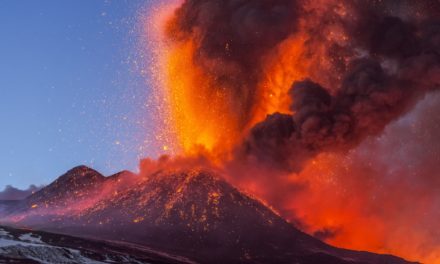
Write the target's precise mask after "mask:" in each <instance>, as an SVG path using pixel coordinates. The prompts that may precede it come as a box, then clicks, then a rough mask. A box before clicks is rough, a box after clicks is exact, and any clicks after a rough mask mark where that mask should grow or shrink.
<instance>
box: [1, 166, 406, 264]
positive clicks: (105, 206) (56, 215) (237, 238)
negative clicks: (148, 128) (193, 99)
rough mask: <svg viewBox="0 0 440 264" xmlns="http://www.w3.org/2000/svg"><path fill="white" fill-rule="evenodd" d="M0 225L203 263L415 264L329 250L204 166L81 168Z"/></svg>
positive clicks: (18, 206)
mask: <svg viewBox="0 0 440 264" xmlns="http://www.w3.org/2000/svg"><path fill="white" fill-rule="evenodd" d="M0 214H1V215H0V216H1V218H0V223H1V224H3V225H9V226H15V227H28V228H29V227H30V228H33V229H39V230H44V231H50V232H54V233H63V234H70V235H75V236H80V237H85V238H94V239H96V238H99V239H102V240H107V241H119V242H124V243H129V244H133V245H139V246H148V247H149V248H154V249H157V250H160V251H161V252H168V253H170V254H176V255H180V256H184V257H187V258H188V259H191V260H194V261H196V262H200V263H302V264H313V263H321V264H322V263H327V264H331V263H341V264H342V263H347V264H348V263H352V264H361V263H363V264H367V263H370V264H381V263H383V264H400V263H402V264H403V263H410V262H407V261H405V260H403V259H400V258H398V257H394V256H390V255H379V254H374V253H368V252H358V251H351V250H345V249H339V248H335V247H332V246H329V245H327V244H325V243H323V242H321V241H320V240H318V239H316V238H314V237H312V236H309V235H307V234H305V233H303V232H301V231H300V230H298V229H297V228H295V226H294V225H292V224H291V223H289V222H287V221H286V220H284V219H283V218H282V217H280V216H279V215H278V214H276V213H275V212H274V211H273V210H272V209H270V208H268V207H267V206H265V205H264V204H263V203H262V202H260V201H258V200H257V199H254V198H252V197H250V196H248V195H246V194H244V193H243V192H241V191H240V190H238V189H237V188H235V187H233V186H232V185H231V184H229V183H228V182H227V181H225V180H224V179H223V178H222V177H220V176H219V175H218V174H217V173H215V172H213V171H210V170H206V169H203V168H195V169H191V170H188V169H184V170H183V169H169V170H160V171H156V172H154V173H151V174H149V175H147V176H145V177H141V176H137V175H134V174H133V173H130V172H128V171H124V172H121V173H118V174H115V175H113V176H110V177H104V176H103V175H101V174H100V173H99V172H97V171H95V170H92V169H90V168H88V167H85V166H80V167H76V168H74V169H72V170H70V171H68V172H67V173H65V174H64V175H62V176H61V177H59V178H58V179H57V180H56V181H54V182H53V183H52V184H50V185H48V186H46V187H45V188H43V189H42V190H40V191H38V192H36V193H34V194H32V195H30V196H29V197H27V198H26V199H24V200H21V201H15V202H7V203H1V207H0Z"/></svg>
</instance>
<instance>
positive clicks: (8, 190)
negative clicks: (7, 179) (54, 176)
mask: <svg viewBox="0 0 440 264" xmlns="http://www.w3.org/2000/svg"><path fill="white" fill-rule="evenodd" d="M42 188H43V186H35V185H30V186H29V187H28V188H27V189H24V190H20V189H17V188H15V187H13V186H11V185H7V186H6V187H5V189H4V190H3V191H1V192H0V200H3V201H9V200H22V199H24V198H26V197H28V196H29V195H31V194H33V193H35V192H37V191H39V190H41V189H42Z"/></svg>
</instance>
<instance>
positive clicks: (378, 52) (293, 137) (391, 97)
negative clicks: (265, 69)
mask: <svg viewBox="0 0 440 264" xmlns="http://www.w3.org/2000/svg"><path fill="white" fill-rule="evenodd" d="M367 10H368V9H367ZM374 10H375V9H374V8H371V10H368V11H367V12H366V14H369V15H370V17H362V16H365V14H359V17H358V20H360V21H358V24H357V25H354V26H352V25H350V27H353V28H356V26H358V29H359V28H363V27H364V26H365V25H364V24H365V23H366V22H369V21H371V20H374V21H376V22H375V23H373V24H370V23H368V27H367V28H365V29H364V30H363V31H361V32H359V31H356V33H353V35H351V36H350V38H352V39H353V43H359V46H356V48H359V49H365V51H364V52H365V54H364V55H363V56H361V57H360V58H354V59H352V60H351V62H350V63H348V64H347V67H346V70H345V72H344V75H343V77H342V79H341V81H340V83H339V85H337V87H338V88H337V89H336V91H334V92H333V94H330V92H329V91H331V90H332V89H330V88H324V87H322V86H321V85H319V84H318V83H315V82H313V81H311V80H305V81H301V82H296V83H294V84H293V86H292V88H291V90H290V96H291V97H292V98H291V100H292V102H293V104H292V105H291V110H292V113H293V114H292V115H285V114H284V115H280V114H274V115H271V116H269V117H268V118H267V119H266V120H264V121H262V122H261V123H259V124H257V125H256V126H255V127H254V128H253V129H252V130H251V131H250V133H249V136H248V138H247V139H246V140H245V143H244V144H243V146H242V147H240V149H239V150H238V154H237V156H238V159H239V160H243V158H244V159H247V160H249V156H250V157H254V158H256V159H257V160H258V163H259V164H261V163H266V164H267V165H269V166H274V167H279V168H280V169H282V170H286V169H287V170H289V171H294V172H299V171H300V170H301V169H302V167H303V166H304V163H305V162H306V161H307V160H309V159H311V158H313V157H315V156H316V155H318V154H319V153H321V152H327V151H346V150H348V149H351V148H353V147H355V146H357V145H358V144H359V143H360V142H361V141H362V140H364V139H365V138H367V137H369V136H375V135H378V134H380V133H381V132H382V131H383V130H384V128H385V127H386V126H387V125H388V124H389V123H390V122H391V121H393V120H395V119H397V118H398V117H400V116H401V115H402V114H404V113H406V112H407V111H408V110H409V109H410V108H411V106H413V105H414V104H415V102H416V101H417V100H418V99H420V98H421V97H422V96H423V95H424V94H425V93H426V92H428V91H432V90H436V89H439V88H440V54H439V53H438V50H437V47H436V44H437V43H439V41H440V40H439V39H440V31H439V30H438V28H439V27H438V24H437V22H433V21H432V20H430V18H427V19H426V20H424V21H423V22H419V21H418V20H417V21H411V20H409V21H403V20H402V19H400V18H398V17H391V16H388V15H386V16H385V15H384V14H382V13H380V12H379V13H372V12H373V11H374ZM427 21H431V22H427ZM420 25H423V26H424V27H423V28H420ZM347 48H352V47H347ZM323 74H324V73H323ZM277 130H280V131H279V132H277ZM254 158H251V160H254Z"/></svg>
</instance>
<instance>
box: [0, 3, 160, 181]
mask: <svg viewBox="0 0 440 264" xmlns="http://www.w3.org/2000/svg"><path fill="white" fill-rule="evenodd" d="M151 2H153V1H89V0H81V1H78V0H75V1H74V0H69V1H58V0H46V1H16V0H3V1H1V2H0V35H1V40H0V58H1V59H0V89H1V95H0V123H1V129H0V151H1V152H0V153H1V154H0V190H1V189H3V187H4V186H5V185H8V184H11V185H13V186H16V187H19V188H26V187H27V186H29V184H48V183H50V182H51V181H52V180H54V179H55V178H56V177H57V176H59V175H61V174H62V173H64V172H65V171H67V170H68V169H70V168H71V167H73V166H76V165H79V164H85V165H89V166H92V167H93V168H95V169H97V170H99V171H100V172H102V173H104V174H107V175H108V174H111V173H114V172H117V171H119V170H121V169H131V170H135V169H136V167H137V163H138V160H139V157H144V156H154V146H152V145H151V144H152V143H150V144H149V142H151V141H149V140H150V138H149V135H150V137H151V135H152V134H153V129H154V127H153V125H152V122H151V117H150V116H149V113H148V112H149V109H148V107H147V106H146V105H145V104H146V102H147V99H148V95H149V85H148V80H146V79H144V78H142V77H141V75H140V73H139V71H138V70H136V67H134V66H133V65H134V64H135V62H136V60H139V53H138V51H137V50H138V49H137V48H136V45H138V44H139V43H138V42H139V35H140V30H139V21H138V12H139V10H140V8H148V5H150V3H151ZM146 55H147V56H148V54H146Z"/></svg>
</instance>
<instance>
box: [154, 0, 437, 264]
mask: <svg viewBox="0 0 440 264" xmlns="http://www.w3.org/2000/svg"><path fill="white" fill-rule="evenodd" d="M169 10H170V11H169V12H164V13H162V16H161V19H162V20H164V21H163V24H162V27H161V31H160V34H161V37H162V38H163V42H162V43H161V44H160V45H157V47H155V48H156V49H160V51H159V52H157V54H160V56H159V58H158V60H159V61H160V62H161V63H162V68H161V71H160V72H155V74H156V75H160V76H159V77H158V79H160V80H161V82H160V83H159V84H158V88H159V89H162V90H161V91H162V92H163V95H164V98H165V100H164V102H166V105H167V106H166V108H167V109H169V111H168V114H169V116H167V117H166V118H167V119H168V120H170V122H169V124H168V126H166V127H164V128H163V129H165V130H170V131H173V132H174V133H170V134H173V135H175V138H174V139H173V140H174V141H175V142H176V144H175V145H176V146H174V149H180V150H181V151H180V152H179V153H177V154H179V155H180V156H183V157H188V156H197V155H200V156H202V158H201V159H202V160H203V162H204V164H215V166H216V167H217V168H218V169H221V170H223V171H224V172H225V174H226V175H228V176H227V178H228V180H230V181H231V182H233V183H235V184H236V185H237V186H239V187H241V188H242V189H244V190H247V191H248V192H250V193H253V194H254V195H256V196H258V197H260V198H262V199H264V200H266V201H267V202H268V203H269V204H271V205H272V206H274V207H275V208H276V209H277V210H278V211H279V212H280V213H281V214H282V215H283V216H284V217H286V218H287V219H289V220H290V221H292V222H295V223H297V225H299V226H300V227H301V228H302V229H303V230H305V231H306V232H309V233H313V234H315V236H317V237H319V238H321V239H323V240H325V241H328V242H331V243H333V244H334V245H337V246H344V247H348V248H354V249H361V250H372V251H376V252H384V253H393V254H398V255H401V256H404V257H407V258H409V259H416V260H422V261H425V262H427V263H440V253H439V252H440V241H438V239H437V238H438V237H439V236H438V234H435V233H434V231H433V230H438V229H439V227H440V226H439V225H438V224H437V223H436V222H435V221H434V220H432V219H437V218H438V216H439V215H438V214H439V213H438V211H440V210H439V205H440V198H439V197H438V194H436V192H435V191H434V190H435V189H437V190H438V189H439V188H440V184H439V181H438V179H435V177H433V176H432V174H437V172H438V169H440V167H439V166H438V165H437V163H438V162H437V163H436V162H431V161H434V160H436V157H438V156H440V151H439V150H438V148H435V146H436V145H435V144H437V145H438V143H437V142H436V141H438V140H436V139H435V138H433V137H432V134H433V135H435V131H437V130H435V129H436V127H434V126H433V125H432V123H434V122H435V120H424V121H423V122H422V121H420V120H421V119H427V117H426V115H424V113H419V112H420V111H422V112H423V111H425V112H426V111H430V110H426V109H425V110H423V109H424V108H426V106H425V105H426V104H429V101H430V100H431V101H432V100H434V101H435V102H434V103H432V102H431V106H436V103H437V104H438V103H439V102H440V99H439V97H438V96H436V91H437V90H438V88H439V87H440V50H439V47H440V21H439V20H438V18H439V15H440V4H439V2H438V1H429V0H427V1H355V0H353V1H333V0H330V1H327V0H326V1H324V0H322V1H309V0H253V1H249V0H238V1H237V0H234V1H233V0H226V1H216V0H185V1H183V2H179V3H178V4H176V6H175V7H174V8H170V9H169ZM164 17H166V19H163V18H164ZM423 98H425V99H423ZM430 98H431V99H430ZM432 98H433V99H432ZM422 99H423V100H422ZM416 105H417V106H416ZM415 106H416V107H415ZM437 108H438V107H437ZM420 109H422V110H420ZM432 111H436V109H435V108H434V107H432ZM435 113H438V112H435ZM424 128H427V129H428V130H425V129H424ZM411 129H412V130H411ZM409 130H411V131H413V132H414V133H411V131H409ZM404 131H405V132H404ZM416 131H418V132H417V133H425V136H426V137H427V138H432V140H433V141H435V144H433V143H432V141H429V140H424V139H423V137H422V136H420V134H416ZM426 131H429V132H426ZM430 133H431V134H430ZM396 138H398V139H400V140H401V141H400V142H396ZM408 138H410V139H411V140H408ZM404 142H408V144H411V147H407V146H404V145H402V144H403V143H404ZM407 148H408V149H407ZM416 149H426V150H427V152H429V153H430V155H428V154H426V153H425V154H423V155H420V151H419V150H416ZM406 150H407V151H408V153H412V154H413V156H410V155H409V154H408V155H402V154H399V155H400V156H399V157H400V158H399V157H393V155H394V154H396V153H401V152H402V151H406ZM372 156H375V157H372ZM399 166H400V167H399ZM407 166H408V167H407ZM409 197H411V198H409ZM413 207H415V208H417V210H416V211H415V214H411V213H410V212H412V211H413V210H412V209H411V208H413ZM422 223H423V224H422ZM424 227H427V228H429V229H424Z"/></svg>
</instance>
